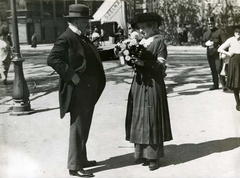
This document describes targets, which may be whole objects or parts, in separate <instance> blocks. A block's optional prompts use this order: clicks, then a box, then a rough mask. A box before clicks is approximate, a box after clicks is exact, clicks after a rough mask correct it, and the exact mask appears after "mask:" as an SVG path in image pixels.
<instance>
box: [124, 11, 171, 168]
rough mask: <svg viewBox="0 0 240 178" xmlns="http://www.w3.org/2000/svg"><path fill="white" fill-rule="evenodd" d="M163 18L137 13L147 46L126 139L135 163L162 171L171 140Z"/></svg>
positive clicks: (137, 68)
mask: <svg viewBox="0 0 240 178" xmlns="http://www.w3.org/2000/svg"><path fill="white" fill-rule="evenodd" d="M161 23H162V18H161V17H160V16H159V15H158V14H156V13H142V14H137V15H135V17H134V18H133V19H132V20H131V25H133V26H137V27H138V28H139V29H140V31H141V32H142V33H143V34H144V36H143V39H142V40H141V41H140V44H142V45H144V46H145V47H146V51H143V52H142V54H141V57H140V58H136V61H135V63H134V66H135V70H134V71H135V73H134V76H133V81H132V84H131V88H130V91H129V94H128V103H127V113H126V123H125V127H126V140H128V141H130V142H131V143H133V144H134V148H135V153H134V156H135V162H136V163H142V165H148V167H149V170H150V171H153V170H155V169H158V168H159V161H160V160H159V159H160V158H161V157H163V156H164V142H165V141H170V140H172V132H171V126H170V116H169V108H168V101H167V92H166V86H165V82H164V77H165V69H166V58H167V47H166V44H165V43H164V38H163V37H162V36H161V35H160V34H159V29H158V27H159V26H160V25H161Z"/></svg>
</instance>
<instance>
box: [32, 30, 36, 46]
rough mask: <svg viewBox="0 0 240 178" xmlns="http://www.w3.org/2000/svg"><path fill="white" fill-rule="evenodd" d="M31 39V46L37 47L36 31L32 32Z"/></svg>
mask: <svg viewBox="0 0 240 178" xmlns="http://www.w3.org/2000/svg"><path fill="white" fill-rule="evenodd" d="M31 40H32V45H31V47H32V48H36V47H37V35H36V33H33V35H32V38H31Z"/></svg>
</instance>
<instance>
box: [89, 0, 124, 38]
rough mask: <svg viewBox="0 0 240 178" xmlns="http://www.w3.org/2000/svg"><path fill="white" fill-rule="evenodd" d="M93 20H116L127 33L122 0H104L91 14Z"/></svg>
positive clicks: (102, 21)
mask: <svg viewBox="0 0 240 178" xmlns="http://www.w3.org/2000/svg"><path fill="white" fill-rule="evenodd" d="M91 21H92V22H94V21H100V22H101V24H103V23H107V22H117V23H118V25H119V26H121V27H122V29H123V30H124V33H126V34H127V23H126V16H125V5H124V1H123V0H105V1H104V2H103V3H102V5H101V6H100V8H99V9H98V10H97V11H96V12H95V14H94V15H93V19H92V20H91Z"/></svg>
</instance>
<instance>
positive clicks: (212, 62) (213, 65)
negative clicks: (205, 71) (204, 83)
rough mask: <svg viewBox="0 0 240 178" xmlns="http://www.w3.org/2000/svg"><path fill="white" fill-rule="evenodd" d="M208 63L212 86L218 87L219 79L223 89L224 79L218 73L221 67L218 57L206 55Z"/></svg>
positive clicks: (221, 62)
mask: <svg viewBox="0 0 240 178" xmlns="http://www.w3.org/2000/svg"><path fill="white" fill-rule="evenodd" d="M207 59H208V63H209V66H210V69H211V73H212V80H213V86H214V87H215V88H218V87H219V79H220V82H221V84H222V86H223V87H226V78H225V76H221V75H220V73H221V71H222V67H223V61H222V60H221V59H219V55H218V54H216V55H207Z"/></svg>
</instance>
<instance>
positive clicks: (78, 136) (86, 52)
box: [47, 4, 106, 177]
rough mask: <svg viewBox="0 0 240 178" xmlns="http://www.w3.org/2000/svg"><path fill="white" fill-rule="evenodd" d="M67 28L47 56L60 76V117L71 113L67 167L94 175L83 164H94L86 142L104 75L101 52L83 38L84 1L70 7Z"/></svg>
mask: <svg viewBox="0 0 240 178" xmlns="http://www.w3.org/2000/svg"><path fill="white" fill-rule="evenodd" d="M65 17H66V18H68V28H67V30H66V31H65V32H63V34H62V35H61V36H60V37H59V38H58V39H57V41H56V42H55V44H54V46H53V48H52V50H51V52H50V54H49V56H48V59H47V64H48V65H49V66H51V67H52V68H53V69H54V70H55V71H56V72H57V73H58V74H59V76H60V80H59V104H60V117H61V118H63V117H64V116H65V114H66V113H68V112H69V113H70V134H69V152H68V166H67V167H68V169H69V174H70V175H73V176H80V177H93V176H94V175H93V174H92V173H91V172H90V171H86V170H84V168H85V167H92V166H96V165H97V162H96V161H95V160H92V161H89V160H88V157H87V148H86V144H87V141H88V136H89V131H90V126H91V123H92V117H93V112H94V108H95V104H96V103H97V101H98V99H99V98H100V96H101V94H102V92H103V89H104V87H105V83H106V77H105V73H104V69H103V65H102V60H101V58H100V55H99V53H98V51H97V49H96V47H95V46H94V45H93V43H92V42H91V41H90V40H89V38H88V37H86V33H87V31H88V30H89V29H90V25H89V19H93V17H92V16H89V8H88V7H87V6H86V5H83V4H72V5H70V6H69V15H67V16H65Z"/></svg>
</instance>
